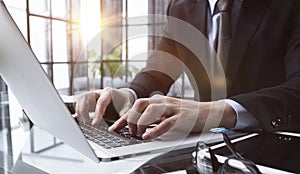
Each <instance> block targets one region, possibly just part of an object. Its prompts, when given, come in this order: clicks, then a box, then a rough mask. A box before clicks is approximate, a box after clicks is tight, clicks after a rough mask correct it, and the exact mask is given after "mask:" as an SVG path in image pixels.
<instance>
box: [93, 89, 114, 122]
mask: <svg viewBox="0 0 300 174" xmlns="http://www.w3.org/2000/svg"><path fill="white" fill-rule="evenodd" d="M110 102H111V91H110V90H104V91H103V92H101V95H100V97H99V98H98V100H97V104H96V109H95V118H94V119H93V121H92V125H98V124H99V123H100V121H101V119H102V117H103V115H104V113H105V111H106V108H107V106H108V105H109V103H110Z"/></svg>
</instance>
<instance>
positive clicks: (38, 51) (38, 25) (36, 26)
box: [30, 17, 51, 62]
mask: <svg viewBox="0 0 300 174" xmlns="http://www.w3.org/2000/svg"><path fill="white" fill-rule="evenodd" d="M49 26H50V20H48V19H44V18H39V17H30V44H31V47H32V50H33V51H34V53H35V55H36V56H37V57H38V59H39V61H41V62H49V61H50V48H51V46H50V28H49Z"/></svg>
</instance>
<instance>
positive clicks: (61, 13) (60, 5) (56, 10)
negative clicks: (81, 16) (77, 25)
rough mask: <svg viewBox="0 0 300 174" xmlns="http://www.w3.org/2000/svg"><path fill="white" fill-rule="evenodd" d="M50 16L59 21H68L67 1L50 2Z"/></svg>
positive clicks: (52, 0) (54, 0)
mask: <svg viewBox="0 0 300 174" xmlns="http://www.w3.org/2000/svg"><path fill="white" fill-rule="evenodd" d="M51 3H52V16H53V17H56V18H61V19H69V18H70V17H69V0H51Z"/></svg>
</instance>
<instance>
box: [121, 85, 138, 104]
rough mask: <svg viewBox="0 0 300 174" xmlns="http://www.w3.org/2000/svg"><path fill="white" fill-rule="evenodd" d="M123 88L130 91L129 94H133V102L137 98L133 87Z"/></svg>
mask: <svg viewBox="0 0 300 174" xmlns="http://www.w3.org/2000/svg"><path fill="white" fill-rule="evenodd" d="M123 89H127V90H128V91H129V92H130V93H131V95H132V96H133V102H135V101H136V100H137V99H138V96H137V94H136V92H135V91H134V90H133V89H131V88H123Z"/></svg>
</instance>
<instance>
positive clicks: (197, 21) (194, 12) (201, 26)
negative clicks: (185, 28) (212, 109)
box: [187, 0, 208, 36]
mask: <svg viewBox="0 0 300 174" xmlns="http://www.w3.org/2000/svg"><path fill="white" fill-rule="evenodd" d="M207 6H208V2H207V0H195V1H194V2H192V4H191V9H190V11H189V13H190V14H189V17H188V19H187V20H189V21H190V24H192V25H193V26H194V27H196V28H197V29H198V30H200V31H201V33H203V34H204V35H205V36H207V27H206V24H207Z"/></svg>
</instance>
